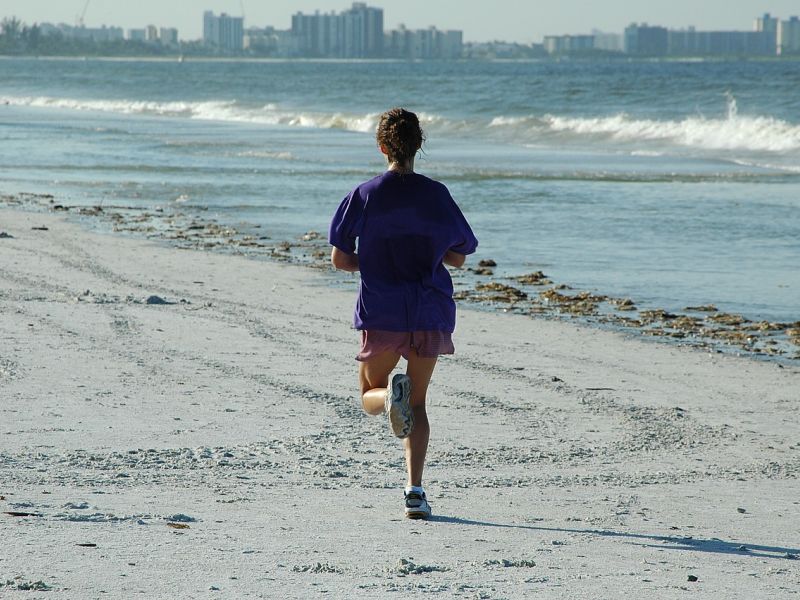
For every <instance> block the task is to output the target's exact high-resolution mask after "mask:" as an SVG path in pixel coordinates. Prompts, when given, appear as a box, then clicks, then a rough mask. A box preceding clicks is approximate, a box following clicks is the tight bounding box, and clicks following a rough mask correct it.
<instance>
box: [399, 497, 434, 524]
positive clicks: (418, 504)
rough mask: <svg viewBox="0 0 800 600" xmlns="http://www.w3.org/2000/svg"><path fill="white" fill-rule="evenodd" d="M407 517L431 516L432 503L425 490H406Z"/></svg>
mask: <svg viewBox="0 0 800 600" xmlns="http://www.w3.org/2000/svg"><path fill="white" fill-rule="evenodd" d="M405 494H406V519H427V518H428V517H430V516H431V505H430V504H428V501H427V499H426V498H425V492H421V493H420V492H406V493H405Z"/></svg>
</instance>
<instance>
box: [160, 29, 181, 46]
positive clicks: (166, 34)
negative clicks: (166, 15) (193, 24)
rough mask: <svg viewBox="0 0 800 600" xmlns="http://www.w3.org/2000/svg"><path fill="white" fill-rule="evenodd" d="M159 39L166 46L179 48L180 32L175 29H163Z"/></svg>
mask: <svg viewBox="0 0 800 600" xmlns="http://www.w3.org/2000/svg"><path fill="white" fill-rule="evenodd" d="M159 38H160V39H161V43H162V44H164V45H165V46H177V45H178V30H177V29H175V28H174V27H162V28H161V30H160V31H159Z"/></svg>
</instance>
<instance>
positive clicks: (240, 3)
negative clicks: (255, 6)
mask: <svg viewBox="0 0 800 600" xmlns="http://www.w3.org/2000/svg"><path fill="white" fill-rule="evenodd" d="M239 8H241V9H242V23H244V0H239Z"/></svg>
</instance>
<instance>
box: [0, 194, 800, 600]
mask: <svg viewBox="0 0 800 600" xmlns="http://www.w3.org/2000/svg"><path fill="white" fill-rule="evenodd" d="M34 228H36V229H34ZM0 232H5V233H6V234H7V236H4V237H0V340H2V344H0V398H2V402H0V497H2V498H1V499H0V507H2V508H0V511H2V514H0V533H1V534H2V539H3V545H4V547H5V548H7V549H8V551H7V552H3V553H0V586H1V587H0V591H2V593H3V595H4V596H6V595H8V596H9V597H25V598H31V597H47V598H84V597H108V598H127V597H132V596H137V597H147V598H197V597H219V598H251V597H252V598H257V597H264V598H273V597H278V596H279V597H283V598H309V597H329V598H330V597H337V598H338V597H352V596H353V594H359V595H360V596H362V597H369V598H380V597H397V596H398V592H399V593H411V594H414V595H417V594H422V593H430V594H432V595H435V596H437V597H442V598H449V597H453V598H527V597H532V596H537V595H538V596H540V597H546V598H587V599H588V598H605V597H620V596H622V595H625V596H628V597H631V598H641V597H648V598H675V597H680V596H682V595H683V594H685V593H686V592H687V591H688V592H689V593H691V594H692V597H699V598H792V597H797V595H798V590H800V569H799V568H798V565H799V564H800V563H798V562H797V556H798V554H800V532H798V527H797V512H798V507H800V499H798V495H797V489H798V485H797V477H798V474H799V473H800V424H798V419H797V409H798V402H799V401H800V393H798V389H800V368H798V367H796V366H793V365H790V364H787V365H781V364H777V363H769V362H763V361H754V360H749V359H745V358H739V357H735V356H727V355H720V354H717V353H709V352H704V351H701V350H698V349H693V348H681V347H676V346H671V345H662V344H653V343H648V342H646V341H643V340H640V339H631V338H630V337H627V336H625V335H623V334H620V333H614V332H610V331H602V330H597V329H593V328H587V327H582V326H580V325H578V324H575V323H565V322H556V321H551V320H542V319H536V318H534V319H532V318H529V317H527V316H523V315H518V314H510V313H509V314H494V313H489V312H486V311H476V310H469V309H462V310H461V312H460V316H459V324H458V329H457V332H456V334H455V336H454V337H455V342H456V348H457V354H456V356H454V357H446V358H444V359H443V360H442V361H441V364H440V365H439V367H438V369H437V372H436V373H435V374H434V379H433V382H432V386H431V392H430V400H429V402H430V410H429V413H430V419H431V427H432V439H431V449H430V452H429V464H428V468H427V471H426V481H425V483H426V487H427V489H428V492H429V495H430V497H431V502H432V505H433V510H434V515H435V517H434V518H433V519H432V520H431V521H429V522H412V521H406V520H404V519H403V518H402V485H403V482H404V477H403V461H402V453H401V451H400V448H399V444H398V442H397V441H396V440H395V439H393V438H392V437H391V436H390V435H389V433H388V429H387V425H386V423H385V422H384V421H383V420H381V419H377V418H369V417H366V416H365V415H363V414H362V412H361V410H360V408H359V407H358V400H357V397H356V396H357V394H356V376H355V372H356V364H355V361H354V360H353V356H354V354H355V352H356V346H357V339H358V338H357V334H356V333H355V332H353V331H352V330H351V329H350V326H349V323H350V314H351V309H352V304H353V300H354V298H353V292H352V291H351V290H338V289H332V288H331V286H330V285H329V280H328V279H327V278H326V277H325V276H324V275H323V274H321V273H319V272H316V271H314V270H312V269H308V268H305V267H302V266H296V265H291V264H278V263H275V262H265V261H255V260H250V259H248V258H246V257H243V256H233V255H226V254H221V253H212V252H204V251H202V250H197V249H182V248H177V247H164V245H162V244H157V243H154V242H149V241H145V240H141V239H131V238H127V237H122V236H119V235H111V234H100V233H91V232H87V231H86V230H85V229H83V228H81V227H80V226H79V225H76V224H73V223H69V222H67V221H66V219H65V218H64V217H63V216H60V215H53V214H44V213H31V212H22V211H18V210H14V209H9V208H2V209H0ZM472 266H473V267H477V265H472ZM342 277H343V278H346V277H348V276H346V275H342ZM694 579H696V580H694ZM26 588H33V589H34V590H36V589H38V590H42V593H33V594H32V592H31V591H27V590H26ZM44 590H47V592H46V593H44Z"/></svg>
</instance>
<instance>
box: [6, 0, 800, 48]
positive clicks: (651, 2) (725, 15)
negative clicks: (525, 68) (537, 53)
mask: <svg viewBox="0 0 800 600" xmlns="http://www.w3.org/2000/svg"><path fill="white" fill-rule="evenodd" d="M85 2H86V0H0V17H2V16H10V15H16V16H17V17H18V18H20V19H22V20H23V21H25V22H27V23H33V22H43V21H51V22H65V23H70V24H72V23H75V20H76V17H77V15H79V14H80V13H81V10H83V6H84V4H85ZM350 4H351V2H350V1H348V0H294V1H291V0H258V1H253V0H241V2H240V0H180V1H178V0H172V1H170V0H166V1H165V0H136V1H135V2H130V1H126V2H120V0H90V1H89V6H88V10H87V11H86V19H85V21H86V25H87V26H90V27H94V26H99V25H102V24H106V25H117V26H120V27H124V28H125V29H127V28H130V27H144V26H145V25H148V24H153V25H156V26H158V27H177V28H178V30H179V35H180V37H181V38H182V39H193V38H198V37H200V35H201V30H202V13H203V11H204V10H207V9H208V10H213V11H215V12H227V13H229V14H233V15H237V16H238V15H241V13H242V5H243V6H244V12H245V26H246V27H247V26H264V25H274V26H275V27H278V28H279V29H288V28H289V27H290V25H291V15H292V14H293V13H295V12H297V11H302V12H313V11H314V10H317V9H319V10H321V11H326V12H327V11H331V10H335V11H340V10H342V9H345V8H348V7H349V6H350ZM368 4H370V5H371V6H380V7H382V8H383V9H384V20H385V25H386V28H387V29H392V28H394V27H396V26H397V25H398V24H399V23H405V24H406V26H408V27H412V28H422V27H428V26H430V25H436V26H437V27H438V28H440V29H462V30H463V31H464V38H465V40H468V41H484V40H492V39H503V40H509V41H518V42H533V41H537V42H538V41H541V38H542V36H543V35H546V34H547V35H550V34H564V33H589V31H590V30H591V29H592V28H593V27H596V28H598V29H601V30H604V31H611V32H621V31H622V30H623V29H624V28H625V26H626V25H627V24H629V23H630V22H631V21H647V22H648V23H651V24H658V25H665V26H667V27H685V26H687V25H695V26H697V27H698V28H699V29H740V30H741V29H750V28H751V27H752V24H753V20H754V19H755V17H756V16H758V15H760V14H763V13H764V12H771V13H772V14H773V15H778V16H780V17H782V18H786V17H788V16H789V15H790V14H800V3H799V2H798V0H647V1H644V0H596V1H591V0H547V1H542V2H536V1H534V0H527V1H526V0H466V1H465V0H402V1H393V2H383V1H380V0H376V1H373V2H368Z"/></svg>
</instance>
